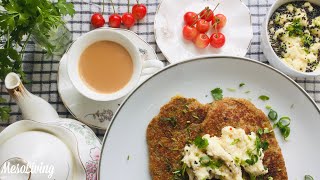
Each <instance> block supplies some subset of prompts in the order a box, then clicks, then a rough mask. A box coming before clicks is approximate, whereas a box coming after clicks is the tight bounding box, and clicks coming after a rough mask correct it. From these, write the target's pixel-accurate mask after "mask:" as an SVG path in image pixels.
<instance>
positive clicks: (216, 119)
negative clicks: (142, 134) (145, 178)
mask: <svg viewBox="0 0 320 180" xmlns="http://www.w3.org/2000/svg"><path fill="white" fill-rule="evenodd" d="M225 126H233V127H235V128H242V129H244V130H245V131H246V133H247V134H248V133H250V132H257V130H258V129H259V128H269V129H272V127H271V124H270V122H269V119H268V118H267V117H266V116H265V114H264V113H263V112H262V111H261V110H259V109H257V108H256V107H255V106H254V105H253V104H252V103H251V102H249V101H247V100H244V99H235V98H224V99H223V100H220V101H216V102H214V103H212V104H207V105H203V104H201V103H199V102H198V101H197V100H196V99H188V98H183V97H180V96H175V97H173V98H172V99H171V101H170V102H169V103H168V104H166V105H164V106H163V107H162V108H161V109H160V113H159V114H158V115H157V116H156V117H154V118H153V120H152V121H151V122H150V124H149V125H148V128H147V143H148V150H149V169H150V173H151V176H152V178H153V179H154V180H171V179H174V177H175V175H174V173H173V172H175V171H177V170H179V169H181V166H182V163H181V159H182V157H183V155H182V152H183V148H184V147H185V145H186V143H188V142H189V143H190V142H192V141H193V140H194V139H195V137H197V136H199V135H201V136H202V135H204V134H210V135H211V136H221V129H222V128H223V127H225ZM261 138H262V140H266V141H268V143H269V148H268V149H267V150H266V151H265V156H264V159H263V164H264V165H265V166H266V167H267V168H268V170H269V172H268V174H266V175H265V176H263V177H262V178H263V179H267V178H268V177H269V176H271V177H273V179H274V180H286V179H288V176H287V172H286V168H285V163H284V159H283V157H282V154H281V149H280V147H279V146H278V143H277V140H276V138H275V135H274V133H273V132H272V133H268V134H264V135H263V136H262V137H261ZM181 179H183V178H181ZM185 179H188V178H185ZM245 179H249V177H245Z"/></svg>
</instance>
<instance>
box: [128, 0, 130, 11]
mask: <svg viewBox="0 0 320 180" xmlns="http://www.w3.org/2000/svg"><path fill="white" fill-rule="evenodd" d="M129 6H130V0H128V13H130V8H129Z"/></svg>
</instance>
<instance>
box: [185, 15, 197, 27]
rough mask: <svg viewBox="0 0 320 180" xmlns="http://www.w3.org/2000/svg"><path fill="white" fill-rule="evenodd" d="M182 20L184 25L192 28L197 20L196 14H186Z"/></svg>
mask: <svg viewBox="0 0 320 180" xmlns="http://www.w3.org/2000/svg"><path fill="white" fill-rule="evenodd" d="M183 19H184V23H186V25H189V26H192V25H193V24H194V23H195V22H196V21H197V20H198V14H196V13H195V12H186V13H185V14H184V16H183Z"/></svg>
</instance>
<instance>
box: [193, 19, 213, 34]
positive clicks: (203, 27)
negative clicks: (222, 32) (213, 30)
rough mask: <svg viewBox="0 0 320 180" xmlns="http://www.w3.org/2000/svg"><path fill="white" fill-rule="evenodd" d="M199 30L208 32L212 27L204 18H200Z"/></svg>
mask: <svg viewBox="0 0 320 180" xmlns="http://www.w3.org/2000/svg"><path fill="white" fill-rule="evenodd" d="M196 27H197V30H198V31H199V32H200V33H206V32H208V30H209V28H210V23H209V22H208V21H206V20H204V19H200V20H199V21H198V22H197V26H196Z"/></svg>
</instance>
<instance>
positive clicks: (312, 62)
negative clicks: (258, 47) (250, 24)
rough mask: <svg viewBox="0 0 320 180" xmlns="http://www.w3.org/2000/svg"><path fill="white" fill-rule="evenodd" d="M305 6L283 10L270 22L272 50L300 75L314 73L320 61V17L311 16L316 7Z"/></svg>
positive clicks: (305, 4) (305, 3) (292, 5)
mask: <svg viewBox="0 0 320 180" xmlns="http://www.w3.org/2000/svg"><path fill="white" fill-rule="evenodd" d="M302 3H303V4H302V5H299V4H294V3H290V4H287V5H284V7H280V8H279V10H277V11H276V12H275V13H274V15H273V19H272V20H271V21H270V22H269V33H270V36H271V44H272V47H273V48H274V50H275V52H276V53H277V55H278V56H280V57H281V59H282V60H283V61H284V62H286V64H287V65H289V66H290V67H292V68H294V69H295V70H297V71H301V72H313V71H315V70H317V69H318V68H319V61H320V57H319V56H320V53H319V49H320V44H319V38H320V16H317V17H311V15H308V12H313V11H314V7H313V6H312V4H310V3H309V2H302ZM318 15H320V13H318ZM275 25H276V26H275Z"/></svg>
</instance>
